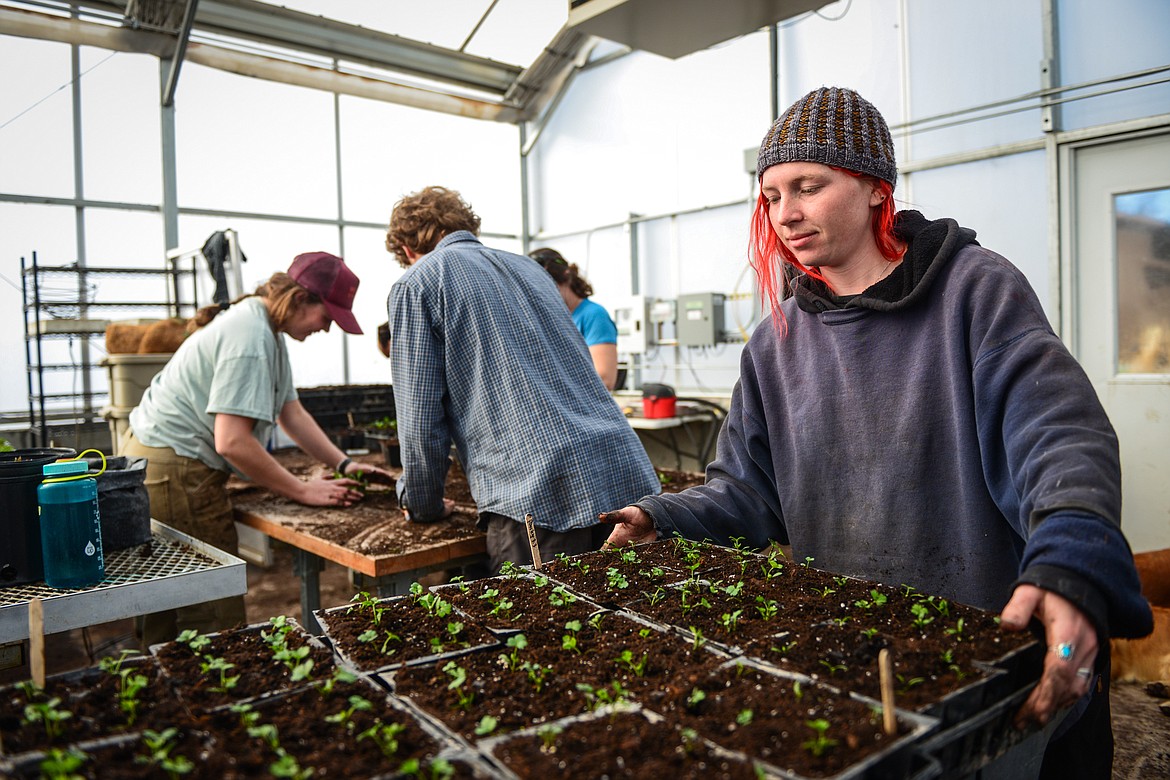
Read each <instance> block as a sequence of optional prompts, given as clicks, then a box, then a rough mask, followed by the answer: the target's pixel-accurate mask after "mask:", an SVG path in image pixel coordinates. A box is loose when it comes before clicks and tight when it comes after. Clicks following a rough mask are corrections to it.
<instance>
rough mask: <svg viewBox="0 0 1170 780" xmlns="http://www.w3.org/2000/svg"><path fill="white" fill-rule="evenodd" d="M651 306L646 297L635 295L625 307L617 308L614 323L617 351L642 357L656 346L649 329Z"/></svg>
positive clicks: (614, 312) (614, 311) (615, 308)
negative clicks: (649, 348)
mask: <svg viewBox="0 0 1170 780" xmlns="http://www.w3.org/2000/svg"><path fill="white" fill-rule="evenodd" d="M649 305H650V302H649V301H647V300H646V296H644V295H634V296H631V297H630V298H629V300H628V301H627V302H626V304H625V305H623V306H615V307H614V310H613V322H614V324H615V325H616V326H617V333H618V336H617V349H618V352H623V353H625V354H628V355H640V354H642V353H643V352H645V351H646V348H647V347H650V346H653V345H654V337H653V335H654V334H653V333H652V332H651V328H650V327H649V323H650V317H649Z"/></svg>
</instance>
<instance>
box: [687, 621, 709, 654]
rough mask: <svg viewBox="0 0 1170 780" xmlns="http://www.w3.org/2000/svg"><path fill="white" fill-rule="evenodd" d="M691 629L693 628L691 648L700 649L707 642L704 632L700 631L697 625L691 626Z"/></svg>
mask: <svg viewBox="0 0 1170 780" xmlns="http://www.w3.org/2000/svg"><path fill="white" fill-rule="evenodd" d="M690 629H691V650H698V649H699V648H700V647H702V646H703V645H705V644H707V639H706V637H704V636H703V632H702V631H700V630H699V629H698V627H697V626H691V627H690Z"/></svg>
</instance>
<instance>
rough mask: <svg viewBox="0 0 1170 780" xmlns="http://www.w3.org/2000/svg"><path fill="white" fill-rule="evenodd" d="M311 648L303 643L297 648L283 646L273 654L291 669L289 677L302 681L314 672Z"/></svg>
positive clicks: (293, 680)
mask: <svg viewBox="0 0 1170 780" xmlns="http://www.w3.org/2000/svg"><path fill="white" fill-rule="evenodd" d="M310 652H311V648H310V647H309V646H308V645H301V646H300V647H298V648H296V649H295V650H294V649H293V648H291V647H282V648H281V649H279V650H277V651H276V652H275V653H273V654H272V657H273V658H274V659H276V660H277V661H280V662H281V663H282V664H284V665H285V667H286V668H287V669H288V670H289V672H290V675H289V679H290V680H291V681H292V682H300V681H301V680H305V679H307V678H308V677H309V675H310V674H312V672H313V659H312V658H309V653H310Z"/></svg>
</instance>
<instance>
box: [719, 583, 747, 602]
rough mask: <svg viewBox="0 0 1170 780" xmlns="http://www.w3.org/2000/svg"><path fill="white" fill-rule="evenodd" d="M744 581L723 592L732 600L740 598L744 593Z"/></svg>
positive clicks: (726, 588) (728, 587) (724, 589)
mask: <svg viewBox="0 0 1170 780" xmlns="http://www.w3.org/2000/svg"><path fill="white" fill-rule="evenodd" d="M743 585H744V583H743V580H738V581H736V582H735V583H733V584H731V585H728V586H727V587H725V588H723V592H724V593H726V594H727V595H728V596H730V597H731V598H733V599H735V598H739V594H740V593H742V592H743Z"/></svg>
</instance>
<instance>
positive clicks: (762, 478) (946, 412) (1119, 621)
mask: <svg viewBox="0 0 1170 780" xmlns="http://www.w3.org/2000/svg"><path fill="white" fill-rule="evenodd" d="M756 173H757V175H758V176H759V181H760V198H759V201H758V203H757V207H756V210H755V214H754V217H753V220H752V227H751V234H752V241H751V257H752V264H753V266H754V268H755V270H756V273H757V276H758V278H759V284H760V288H761V289H762V290H763V291H764V294H765V296H766V297H767V298H768V299H769V302H770V303H771V306H772V327H761V328H758V329H757V330H756V332H755V333H754V334H753V335H752V337H751V339H750V340H749V341H748V344H747V346H746V347H745V349H744V352H743V357H742V360H741V370H740V379H739V382H738V383H737V384H736V387H735V391H734V394H733V396H732V404H731V411H730V413H729V415H728V417H727V421H726V423H725V424H724V426H723V429H722V431H721V432H720V436H719V443H718V459H717V460H716V461H715V462H714V463H712V464H711V465H710V466H709V467H708V469H707V482H706V484H704V485H700V486H698V487H694V488H691V489H689V490H685V491H683V492H681V493H677V494H673V495H670V494H664V495H661V496H651V497H648V498H644V499H642V500H641V501H639V502H637V503H636V504H635V505H634V506H632V507H626V508H625V509H622V510H620V511H619V512H617V513H614V514H615V515H617V517H616V518H615V519H616V521H617V523H618V525H617V527H616V528H615V529H614V531H613V533H612V534H611V535H610V538H609V540H608V541H609V543H611V544H624V543H627V542H630V541H645V540H649V539H654V538H656V537H658V536H660V535H674V534H678V535H681V536H684V537H687V538H692V539H713V540H715V541H717V542H720V543H723V544H726V543H728V542H729V541H730V540H731V539H732V538H735V537H743V538H745V539H746V541H747V542H748V543H749V544H751V545H753V546H758V547H764V546H767V545H768V544H770V543H772V542H779V543H781V544H785V545H791V546H792V549H793V551H794V553H795V555H796V558H797V560H804V559H812V560H815V561H816V565H817V566H818V567H820V568H823V569H827V570H829V571H833V572H836V573H839V574H845V575H852V576H856V577H860V578H863V579H870V580H877V581H881V582H885V583H887V584H890V585H895V586H897V585H903V584H905V585H911V586H913V587H915V588H917V589H918V590H919V591H921V592H924V593H929V594H932V595H937V596H942V597H944V598H948V599H953V600H956V601H959V602H963V603H966V604H971V605H973V606H976V607H980V608H983V609H988V610H1002V625H1003V627H1004V628H1006V629H1008V630H1013V631H1021V630H1023V629H1024V628H1025V627H1026V626H1027V625H1028V623H1029V621H1031V620H1032V619H1033V618H1035V619H1036V620H1037V621H1039V623H1040V624H1041V625H1043V627H1044V631H1045V633H1046V635H1047V639H1048V643H1049V647H1050V649H1051V651H1052V652H1051V653H1049V654H1048V655H1047V656H1046V660H1045V663H1044V672H1043V676H1042V677H1041V679H1040V682H1039V684H1038V685H1037V686H1036V688H1035V689H1034V690H1033V692H1032V693H1031V695H1030V697H1029V699H1028V700H1027V701H1026V702H1025V703H1024V705H1023V707H1022V708H1021V709H1020V711H1019V712H1018V713H1017V715H1016V718H1017V722H1018V723H1019V724H1020V725H1025V724H1027V723H1036V724H1046V723H1048V722H1049V721H1051V720H1052V719H1053V718H1055V717H1062V718H1063V720H1062V721H1061V722H1060V723H1059V724H1058V725H1056V726H1055V731H1054V732H1053V737H1052V740H1051V742H1050V743H1049V745H1048V748H1047V750H1046V752H1045V754H1044V763H1043V768H1042V771H1041V776H1043V777H1059V778H1061V779H1062V780H1065V779H1066V778H1069V777H1093V778H1104V779H1107V778H1109V777H1110V775H1111V766H1112V756H1113V737H1112V731H1111V729H1110V718H1109V696H1108V680H1109V674H1108V672H1109V641H1108V640H1109V637H1110V636H1122V637H1137V636H1144V635H1145V634H1147V633H1149V632H1150V630H1151V627H1152V616H1151V613H1150V607H1149V604H1148V603H1146V601H1145V599H1143V598H1142V596H1141V593H1140V584H1139V582H1138V578H1137V574H1136V572H1135V571H1134V564H1133V557H1132V554H1131V552H1130V549H1129V545H1128V543H1127V542H1126V539H1125V536H1124V535H1123V534H1122V532H1121V528H1120V520H1121V468H1120V458H1119V454H1118V447H1117V437H1116V435H1115V434H1114V432H1113V429H1112V427H1111V426H1110V424H1109V420H1108V418H1107V417H1106V415H1105V411H1104V409H1102V407H1101V404H1100V402H1099V401H1098V399H1097V394H1096V392H1095V390H1094V389H1093V386H1092V384H1091V383H1090V382H1089V379H1088V377H1087V376H1086V375H1085V372H1084V371H1083V370H1082V369H1081V367H1080V366H1079V365H1078V364H1077V362H1076V360H1074V359H1073V357H1072V355H1071V354H1069V352H1068V350H1067V349H1066V348H1065V346H1064V345H1063V344H1062V343H1061V341H1060V339H1059V338H1058V337H1057V336H1056V334H1055V333H1054V332H1053V331H1052V328H1051V326H1050V325H1049V323H1048V318H1047V316H1046V315H1045V313H1044V310H1043V309H1042V307H1041V306H1040V301H1039V300H1038V299H1037V297H1036V294H1035V292H1033V290H1032V288H1031V286H1030V285H1029V284H1028V281H1027V279H1025V278H1024V276H1023V274H1021V273H1020V272H1019V270H1017V269H1016V268H1015V267H1014V266H1013V265H1012V264H1011V263H1009V262H1008V261H1007V260H1006V259H1005V258H1003V257H1002V256H1000V255H998V254H996V253H994V252H991V251H989V250H987V249H984V248H983V247H981V246H979V244H978V243H977V242H976V241H975V232H974V231H972V230H969V229H966V228H962V227H960V226H959V224H958V223H957V222H955V220H953V219H937V220H927V219H926V218H925V217H924V216H923V215H922V214H920V213H918V212H917V211H903V212H900V213H897V214H895V211H894V207H893V203H892V201H891V196H892V194H893V190H894V185H895V184H896V182H897V169H896V166H895V163H894V145H893V141H892V138H891V135H890V131H889V128H888V127H887V125H886V122H885V120H884V119H883V118H882V115H881V114H880V113H879V112H878V110H877V109H876V108H875V107H874V106H873V105H872V104H870V103H869V102H868V101H867V100H865V99H864V98H862V97H861V96H860V95H858V94H857V93H856V92H853V91H852V90H848V89H839V88H835V87H834V88H821V89H817V90H814V91H813V92H811V93H809V94H808V95H806V96H805V97H803V98H801V99H800V100H799V101H797V102H796V103H795V104H794V105H793V106H792V107H791V108H789V109H788V111H786V112H785V113H784V114H783V115H782V116H781V117H780V118H779V119H778V120H776V122H775V124H773V125H772V127H771V129H770V130H769V131H768V134H767V135H766V136H765V137H764V141H763V143H762V144H761V145H760V152H759V157H758V160H757V165H756ZM785 294H787V295H785ZM782 297H783V298H785V299H784V300H783V301H781V300H780V299H781V298H782ZM1005 605H1006V606H1005ZM1009 758H1013V759H1014V760H1016V761H1017V762H1018V761H1019V760H1020V758H1019V757H1018V756H1017V757H1010V756H1009ZM1006 760H1007V759H1005V761H1006Z"/></svg>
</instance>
